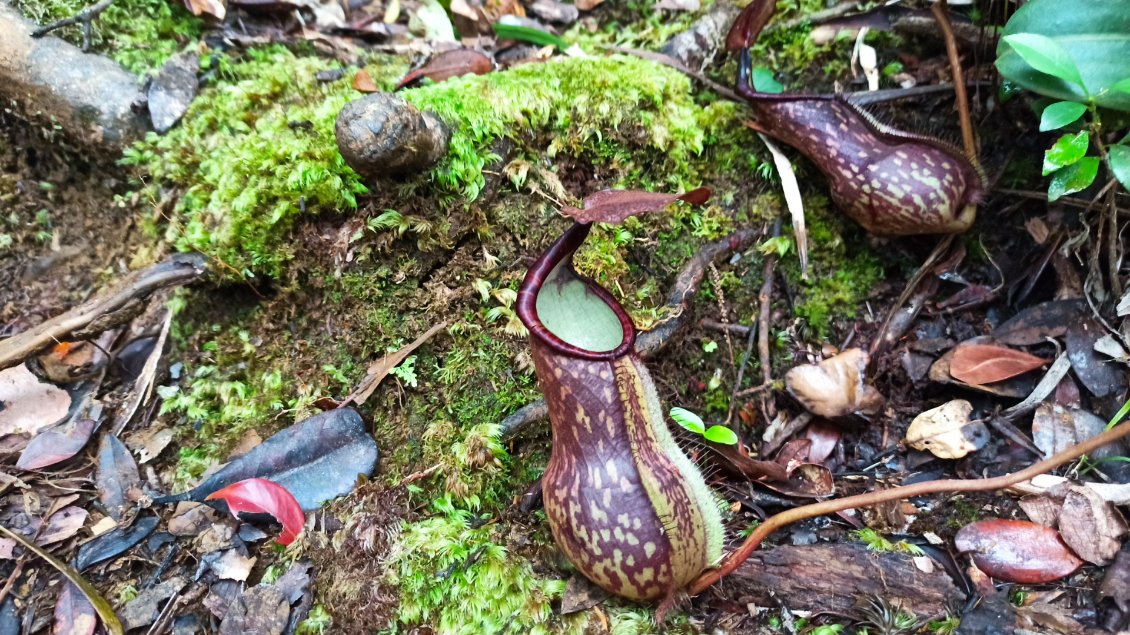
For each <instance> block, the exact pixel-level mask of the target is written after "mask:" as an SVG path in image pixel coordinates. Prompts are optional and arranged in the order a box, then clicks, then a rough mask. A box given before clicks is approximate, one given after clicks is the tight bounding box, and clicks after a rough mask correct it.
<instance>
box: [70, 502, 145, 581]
mask: <svg viewBox="0 0 1130 635" xmlns="http://www.w3.org/2000/svg"><path fill="white" fill-rule="evenodd" d="M157 524H158V519H157V517H156V516H152V515H147V516H139V517H138V518H137V520H135V521H133V524H132V525H130V526H129V527H118V528H116V529H113V530H111V531H108V532H106V533H104V534H102V535H101V536H98V537H97V538H95V539H94V540H91V541H90V542H88V543H86V544H84V545H83V546H81V547H79V548H78V554H77V555H76V556H75V560H74V565H75V568H76V569H78V570H79V571H82V570H84V569H86V568H88V567H92V566H94V565H96V564H99V563H101V562H106V561H107V560H110V559H112V558H116V557H118V556H120V555H122V554H123V553H125V552H126V551H129V550H130V549H132V548H133V546H134V545H136V544H138V543H139V542H141V541H142V540H145V539H146V538H148V537H149V534H151V533H153V530H155V529H157Z"/></svg>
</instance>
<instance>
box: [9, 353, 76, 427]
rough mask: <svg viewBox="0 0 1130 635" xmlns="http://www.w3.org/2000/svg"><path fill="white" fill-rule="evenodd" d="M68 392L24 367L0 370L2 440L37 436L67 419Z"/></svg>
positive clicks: (68, 407) (69, 405)
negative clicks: (8, 437) (3, 438)
mask: <svg viewBox="0 0 1130 635" xmlns="http://www.w3.org/2000/svg"><path fill="white" fill-rule="evenodd" d="M70 407H71V396H70V395H69V394H67V391H65V390H63V389H61V388H59V387H57V386H55V385H54V384H48V383H46V382H41V381H39V378H38V377H36V376H35V375H34V374H33V373H32V372H31V371H30V370H28V369H27V367H26V366H24V365H23V364H18V365H16V366H12V367H11V368H5V369H4V370H0V437H2V436H5V435H9V434H28V435H32V434H36V433H38V432H39V431H40V430H41V429H43V428H46V427H47V426H49V425H52V424H54V423H57V422H59V421H61V420H62V419H63V417H66V416H67V411H68V409H70Z"/></svg>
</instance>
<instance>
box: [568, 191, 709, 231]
mask: <svg viewBox="0 0 1130 635" xmlns="http://www.w3.org/2000/svg"><path fill="white" fill-rule="evenodd" d="M709 198H710V190H709V189H708V188H705V187H700V188H698V189H697V190H691V191H690V192H686V193H685V194H663V193H656V192H643V191H640V190H602V191H600V192H597V193H595V194H590V195H589V196H586V197H585V201H584V209H577V208H575V207H569V206H567V205H566V206H565V207H563V208H562V209H561V211H562V213H564V214H565V215H566V216H569V217H571V218H572V219H573V220H575V221H577V222H578V223H594V222H600V223H612V224H617V223H622V222H624V220H625V219H627V218H630V217H632V216H636V215H637V214H646V213H648V212H658V211H661V210H662V209H663V208H665V207H667V206H668V205H670V204H671V203H674V202H675V201H683V202H686V203H690V204H691V205H702V204H703V203H705V202H706V201H707V200H708V199H709Z"/></svg>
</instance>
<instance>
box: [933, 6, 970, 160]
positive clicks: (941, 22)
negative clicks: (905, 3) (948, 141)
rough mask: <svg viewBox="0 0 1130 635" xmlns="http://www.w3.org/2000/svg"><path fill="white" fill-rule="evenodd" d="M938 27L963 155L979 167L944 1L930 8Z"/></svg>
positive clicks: (961, 76) (967, 95) (967, 105)
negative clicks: (955, 104) (943, 41)
mask: <svg viewBox="0 0 1130 635" xmlns="http://www.w3.org/2000/svg"><path fill="white" fill-rule="evenodd" d="M930 11H932V12H933V13H934V18H935V19H936V20H937V21H938V26H939V27H940V28H941V29H942V38H943V39H944V40H945V43H946V55H947V56H948V57H949V60H950V73H951V74H952V75H953V92H954V97H955V98H956V101H957V116H958V120H959V121H960V122H961V142H962V145H963V146H964V147H965V155H966V157H968V158H969V160H970V161H972V162H973V165H976V166H980V165H981V162H980V161H978V159H977V142H976V141H975V140H974V138H973V120H972V118H970V116H969V94H968V93H966V92H965V74H964V73H963V72H962V70H961V55H960V54H958V52H957V40H956V39H954V36H953V25H952V24H950V16H949V11H948V10H947V8H946V0H938V1H937V2H935V3H934V4H933V5H932V6H931V7H930Z"/></svg>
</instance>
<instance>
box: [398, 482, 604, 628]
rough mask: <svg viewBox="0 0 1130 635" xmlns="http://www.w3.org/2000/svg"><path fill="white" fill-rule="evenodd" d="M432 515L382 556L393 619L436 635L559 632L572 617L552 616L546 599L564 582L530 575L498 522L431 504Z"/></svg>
mask: <svg viewBox="0 0 1130 635" xmlns="http://www.w3.org/2000/svg"><path fill="white" fill-rule="evenodd" d="M435 511H436V512H437V514H436V515H435V516H433V517H431V518H427V519H424V520H420V521H416V522H411V523H407V524H405V525H404V526H403V528H402V530H401V535H400V543H399V544H398V546H397V547H396V548H395V549H394V550H393V553H392V554H391V555H390V557H389V560H388V568H389V577H390V580H391V582H392V583H393V584H395V585H396V586H397V587H399V589H400V611H399V615H398V620H399V622H400V624H401V625H403V626H406V627H407V626H412V625H416V624H429V625H431V626H432V627H433V628H435V629H436V632H437V633H441V634H443V635H456V634H460V633H466V634H468V635H471V634H474V635H479V634H483V635H490V634H493V633H531V634H536V633H550V632H560V631H561V626H563V625H564V624H563V622H573V623H576V622H578V621H583V620H580V619H578V618H576V617H574V618H561V617H559V616H556V615H555V614H554V611H553V609H552V607H551V604H550V603H551V602H552V601H553V600H554V599H555V598H558V597H560V596H561V594H562V593H563V592H564V590H565V581H564V580H559V579H552V578H546V577H544V576H539V575H537V574H535V573H534V571H533V570H532V568H531V567H530V564H529V563H528V562H526V561H525V560H522V559H516V558H513V557H512V556H511V555H510V554H509V553H508V551H507V549H506V547H504V546H502V545H501V544H499V543H500V542H502V540H500V538H501V537H500V536H497V535H495V534H496V533H497V532H498V525H496V524H493V523H491V524H486V523H485V520H487V519H485V518H481V517H475V516H474V515H472V514H471V513H470V512H467V511H464V510H460V509H456V508H455V507H453V506H452V505H451V504H450V503H448V502H447V501H444V500H439V501H436V504H435Z"/></svg>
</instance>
